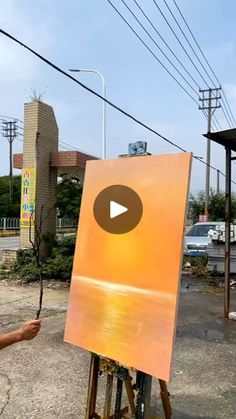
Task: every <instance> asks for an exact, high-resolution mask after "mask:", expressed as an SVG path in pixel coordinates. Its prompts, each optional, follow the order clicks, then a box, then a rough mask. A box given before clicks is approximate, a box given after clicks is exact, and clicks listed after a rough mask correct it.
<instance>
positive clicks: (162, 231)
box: [65, 153, 192, 381]
mask: <svg viewBox="0 0 236 419" xmlns="http://www.w3.org/2000/svg"><path fill="white" fill-rule="evenodd" d="M191 158H192V155H191V153H178V154H168V155H159V156H140V157H128V158H120V159H114V160H96V161H89V162H88V163H87V166H86V173H85V181H84V188H83V197H82V204H81V210H80V218H79V227H78V236H77V243H76V250H75V256H74V266H73V274H72V281H71V288H70V296H69V304H68V312H67V319H66V328H65V341H66V342H68V343H71V344H73V345H77V346H79V347H81V348H84V349H86V350H88V351H91V352H94V353H97V354H99V355H102V356H105V357H108V358H111V359H113V360H116V361H118V362H119V363H121V364H122V365H124V366H127V367H130V368H131V367H132V368H135V369H138V370H140V371H143V372H145V373H148V374H150V375H152V376H155V377H158V378H161V379H163V380H165V381H169V378H170V371H171V360H172V352H173V344H174V336H175V327H176V315H177V306H178V289H179V279H180V270H181V263H182V246H183V234H184V227H185V216H186V206H187V200H188V188H189V177H190V168H191Z"/></svg>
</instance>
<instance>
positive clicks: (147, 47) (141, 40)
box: [107, 0, 198, 105]
mask: <svg viewBox="0 0 236 419" xmlns="http://www.w3.org/2000/svg"><path fill="white" fill-rule="evenodd" d="M107 1H108V3H109V4H110V5H111V7H112V8H113V9H114V10H115V11H116V13H117V14H118V15H119V16H120V17H121V19H122V20H123V21H124V22H125V24H126V25H127V26H128V27H129V28H130V29H131V31H132V32H133V33H134V34H135V36H136V37H137V38H138V39H139V40H140V42H141V43H142V44H143V45H144V46H145V48H146V49H147V50H148V51H149V52H150V54H151V55H152V56H153V57H154V58H155V59H156V60H157V61H158V62H159V64H160V65H161V66H162V67H163V68H164V69H165V70H166V71H167V73H168V74H169V75H170V76H171V77H172V79H174V81H175V82H176V83H177V84H178V85H179V86H180V87H181V89H183V90H184V91H185V93H187V95H188V96H189V97H190V98H191V99H192V100H193V101H194V102H195V103H196V104H197V105H198V102H197V100H196V99H194V97H193V96H192V95H191V93H189V92H188V90H187V89H185V87H184V86H183V85H182V84H181V83H180V82H179V80H178V79H177V78H176V77H175V76H174V75H173V74H172V73H171V72H170V70H169V69H168V68H167V67H166V66H165V65H164V64H163V63H162V62H161V60H160V59H159V58H158V57H157V56H156V54H155V53H154V52H153V51H152V50H151V48H150V47H149V46H148V45H147V44H146V42H145V41H144V40H143V39H142V38H141V36H139V34H138V33H137V32H136V30H135V29H134V28H133V27H132V26H131V25H130V24H129V22H128V21H127V20H126V19H125V18H124V16H123V15H122V14H121V13H120V12H119V10H118V9H117V8H116V7H115V6H114V4H113V3H112V2H111V1H110V0H107Z"/></svg>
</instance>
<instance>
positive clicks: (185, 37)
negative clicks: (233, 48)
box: [163, 0, 214, 87]
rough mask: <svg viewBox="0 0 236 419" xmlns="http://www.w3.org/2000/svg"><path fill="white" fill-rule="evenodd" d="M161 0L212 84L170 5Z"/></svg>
mask: <svg viewBox="0 0 236 419" xmlns="http://www.w3.org/2000/svg"><path fill="white" fill-rule="evenodd" d="M163 2H164V3H165V5H166V7H167V9H168V10H169V12H170V14H171V16H172V17H173V19H174V21H175V23H176V25H177V26H178V28H179V30H180V32H181V33H182V35H183V37H184V39H185V40H186V42H187V43H188V45H189V47H190V48H191V50H192V52H193V54H194V55H195V57H196V59H197V60H198V62H199V64H200V65H201V67H202V68H203V70H204V71H205V73H206V75H207V76H208V77H209V80H211V82H212V83H213V85H214V81H213V80H212V78H211V76H210V75H209V73H208V72H207V70H206V68H205V67H204V65H203V64H202V62H201V60H200V59H199V57H198V55H197V54H196V52H195V50H194V48H193V47H192V45H191V43H190V42H189V40H188V38H187V36H186V35H185V33H184V31H183V29H182V27H181V26H180V24H179V22H178V21H177V19H176V17H175V15H174V13H173V12H172V10H171V8H170V6H169V5H168V3H167V1H166V0H163ZM203 80H204V79H203ZM205 83H206V81H205ZM206 84H207V86H208V87H210V86H209V84H208V83H206Z"/></svg>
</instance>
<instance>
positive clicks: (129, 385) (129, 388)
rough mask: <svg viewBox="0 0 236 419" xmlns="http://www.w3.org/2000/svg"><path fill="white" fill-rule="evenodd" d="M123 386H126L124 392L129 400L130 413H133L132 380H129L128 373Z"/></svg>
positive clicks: (134, 409) (134, 408)
mask: <svg viewBox="0 0 236 419" xmlns="http://www.w3.org/2000/svg"><path fill="white" fill-rule="evenodd" d="M125 388H126V393H127V396H128V400H129V405H130V410H131V413H132V414H135V411H136V407H135V403H134V397H135V396H134V390H133V387H132V382H131V377H130V375H128V378H127V380H126V381H125Z"/></svg>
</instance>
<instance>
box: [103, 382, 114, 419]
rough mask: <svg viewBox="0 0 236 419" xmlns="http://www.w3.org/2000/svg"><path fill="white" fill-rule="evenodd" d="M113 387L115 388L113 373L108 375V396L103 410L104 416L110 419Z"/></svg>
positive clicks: (105, 418)
mask: <svg viewBox="0 0 236 419" xmlns="http://www.w3.org/2000/svg"><path fill="white" fill-rule="evenodd" d="M112 388H113V375H111V374H108V375H107V385H106V396H105V403H104V410H103V418H104V419H109V418H110V412H111V399H112Z"/></svg>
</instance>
